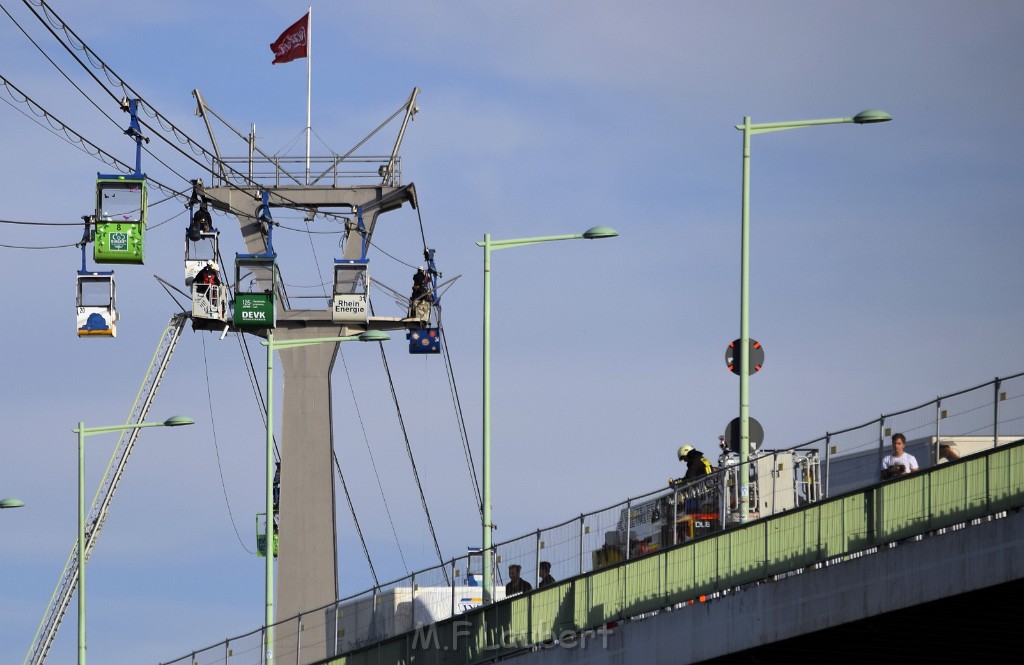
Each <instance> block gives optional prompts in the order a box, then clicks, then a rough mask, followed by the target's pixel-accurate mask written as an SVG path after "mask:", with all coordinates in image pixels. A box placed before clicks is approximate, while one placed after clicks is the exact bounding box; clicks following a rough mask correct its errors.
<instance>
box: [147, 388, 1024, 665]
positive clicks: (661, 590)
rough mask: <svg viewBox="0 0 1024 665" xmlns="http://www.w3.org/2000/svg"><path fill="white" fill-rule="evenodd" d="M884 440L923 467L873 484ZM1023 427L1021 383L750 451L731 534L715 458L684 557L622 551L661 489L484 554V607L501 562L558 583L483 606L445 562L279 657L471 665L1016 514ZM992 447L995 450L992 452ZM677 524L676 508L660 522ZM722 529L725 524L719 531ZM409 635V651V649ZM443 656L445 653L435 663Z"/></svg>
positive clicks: (279, 632) (352, 606) (189, 663)
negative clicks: (393, 658) (563, 635)
mask: <svg viewBox="0 0 1024 665" xmlns="http://www.w3.org/2000/svg"><path fill="white" fill-rule="evenodd" d="M895 432H902V433H903V434H905V435H906V437H907V440H908V451H909V452H911V454H914V455H915V456H916V457H917V459H918V462H919V465H920V468H921V469H922V471H925V473H921V474H914V475H911V476H909V477H906V478H905V479H901V480H899V481H894V482H890V483H887V484H885V485H880V484H879V479H880V470H881V459H882V457H883V456H884V455H885V454H887V452H888V448H889V438H890V437H891V435H892V434H893V433H895ZM1022 432H1024V373H1022V374H1017V375H1014V376H1011V377H1007V378H997V379H995V380H993V381H991V382H988V383H986V384H982V385H980V386H975V387H973V388H969V389H966V390H963V391H960V392H957V393H953V394H951V395H947V396H943V397H938V398H936V399H935V400H932V401H930V402H927V403H925V404H922V405H920V406H917V407H914V408H912V409H907V410H904V411H900V412H896V413H891V414H883V415H881V416H880V417H879V418H877V419H875V420H872V421H870V422H867V423H865V424H863V425H859V426H856V427H852V428H848V429H845V430H841V431H837V432H828V433H826V434H825V435H824V436H823V437H820V438H818V439H815V440H813V441H810V442H807V443H803V444H799V445H797V446H792V447H790V448H787V449H778V450H763V451H759V455H760V458H759V461H758V460H755V462H754V463H753V464H752V465H751V466H752V468H754V470H755V471H758V470H760V471H759V472H760V473H761V475H762V477H763V478H765V479H766V480H767V479H768V478H769V476H770V479H771V480H770V483H767V482H762V483H760V484H761V485H762V486H763V487H765V488H766V489H763V490H761V492H760V495H758V496H756V497H754V499H756V503H754V504H752V505H754V506H756V507H757V508H758V509H759V510H758V514H760V516H761V518H762V519H758V520H756V521H753V522H751V523H749V524H746V525H742V526H736V525H735V524H729V523H727V519H726V518H727V516H728V515H730V514H732V511H734V510H736V508H737V506H736V505H735V503H734V502H733V501H731V496H732V495H731V494H730V491H731V488H730V476H729V474H735V467H728V466H726V465H725V463H724V462H723V468H722V469H720V470H719V471H718V472H716V474H715V475H714V476H713V477H712V478H711V479H709V480H707V481H704V482H705V483H706V485H707V487H712V488H714V489H713V491H712V490H707V489H705V488H704V487H703V486H702V487H699V488H698V487H697V486H691V487H690V488H681V489H680V490H679V491H680V492H681V495H682V494H685V495H686V496H691V495H693V496H697V495H700V496H703V497H704V499H702V500H704V501H708V500H713V501H715V502H717V503H716V510H717V511H718V512H717V514H718V516H719V519H720V520H721V522H720V524H719V525H718V527H712V528H709V529H708V530H707V535H706V537H700V533H699V532H698V533H696V534H695V535H696V536H697V537H696V539H695V540H694V541H693V542H692V543H688V544H687V545H686V546H684V547H672V545H674V544H675V543H682V542H684V541H687V540H689V539H688V538H687V537H685V536H683V537H680V536H679V532H678V530H677V529H672V533H671V535H670V536H669V537H668V538H665V537H664V534H662V535H663V538H662V540H661V542H660V543H659V544H658V547H656V548H652V549H650V550H646V551H645V550H643V549H639V550H638V549H637V548H636V547H634V546H633V545H634V544H635V543H634V542H633V541H635V540H636V539H637V536H636V534H637V533H638V532H640V530H641V529H642V528H645V526H646V527H647V528H649V525H650V523H651V521H652V519H653V518H654V517H655V515H654V512H656V511H660V510H669V511H679V510H682V508H681V506H682V505H683V503H682V501H680V502H678V503H677V502H676V501H675V500H672V501H667V502H666V501H663V500H662V498H664V497H666V496H669V497H674V496H675V495H674V494H673V493H672V492H673V491H672V490H669V489H668V488H662V489H657V490H654V491H652V492H649V493H647V494H645V495H642V496H639V497H635V498H630V499H627V500H626V501H623V502H620V503H617V504H615V505H612V506H609V507H607V508H604V509H601V510H597V511H594V512H591V513H586V514H583V515H580V516H578V517H575V518H572V519H569V520H566V521H564V522H561V523H559V524H556V525H554V526H550V527H546V528H543V529H538V530H536V531H535V532H533V533H530V534H527V535H525V536H522V537H519V538H516V539H513V540H509V541H505V542H502V543H498V544H496V545H495V546H494V556H493V557H492V559H493V561H494V562H495V563H494V565H495V568H496V570H495V571H494V572H495V575H494V579H495V580H496V582H497V584H496V588H495V589H494V596H493V597H494V599H495V601H501V600H503V599H504V597H505V593H504V592H505V589H504V586H503V582H504V581H505V580H503V579H502V574H503V572H504V570H506V569H507V566H508V565H509V564H512V563H516V564H519V565H520V566H521V567H522V571H521V574H522V577H523V578H524V579H526V580H528V581H530V582H531V584H534V586H536V581H537V571H538V567H539V563H540V562H541V561H547V562H549V563H550V564H551V570H552V574H553V575H554V577H555V578H556V579H558V580H559V582H558V583H557V584H556V585H555V586H553V587H550V588H545V589H542V590H537V591H534V592H533V593H530V594H527V595H525V596H517V597H515V598H513V599H511V600H509V601H508V602H495V603H494V604H493V605H492V606H489V607H488V608H486V610H484V609H481V608H480V607H479V606H480V604H481V597H482V593H481V589H480V587H479V586H478V584H479V574H478V573H479V570H480V569H479V565H480V563H479V562H480V559H479V558H478V557H474V556H463V557H458V558H453V559H451V560H450V561H449V562H447V563H446V564H445V565H443V566H436V567H433V568H429V569H426V570H422V571H418V572H416V573H413V574H412V575H410V576H407V577H404V578H401V579H398V580H395V581H393V582H390V583H388V584H384V585H381V586H380V587H378V588H374V589H369V590H366V591H363V592H361V593H358V594H354V595H351V596H347V597H345V598H341V599H339V600H338V601H336V602H335V603H332V604H331V605H329V606H327V607H323V608H317V609H314V610H311V611H309V612H305V613H303V614H302V615H300V616H298V617H292V618H289V619H287V620H285V621H282V622H281V623H279V624H276V625H275V627H274V635H275V637H274V653H273V656H274V662H275V663H289V664H290V663H296V665H308V664H312V663H319V662H323V661H324V660H325V659H326V658H329V657H332V656H334V655H337V654H346V653H351V654H353V655H352V657H351V659H342V660H338V661H337V662H339V663H340V662H370V660H372V659H370V660H363V658H364V655H365V654H368V653H375V654H377V655H378V656H380V655H381V654H382V653H383V651H387V650H389V649H400V650H402V651H403V653H405V652H408V650H409V649H414V648H422V646H423V640H428V641H429V640H434V641H435V642H437V645H438V648H439V649H441V651H444V648H443V647H446V646H447V647H448V648H450V649H454V648H456V647H458V648H459V649H460V651H459V653H461V654H462V655H463V656H465V658H466V659H465V660H458V661H457V662H460V663H462V662H473V661H474V659H475V658H476V657H477V655H480V657H483V656H486V657H487V658H493V657H494V656H495V655H500V653H501V649H504V648H506V647H505V646H503V645H504V644H505V641H509V646H508V648H519V647H520V646H522V645H523V644H536V643H540V642H543V641H544V640H548V639H551V635H552V633H553V632H554V633H555V634H557V633H560V632H562V631H564V630H569V631H570V632H571V631H576V632H577V635H579V634H582V631H586V630H589V629H593V628H595V627H599V626H601V625H603V624H604V623H606V622H608V621H613V620H615V618H617V617H621V616H635V615H636V614H637V613H641V612H643V611H645V609H644V608H648V607H649V608H654V609H656V608H659V607H665V606H666V605H671V604H672V603H675V602H684V601H686V600H689V599H692V598H695V597H698V596H699V595H701V594H708V593H715V592H717V591H721V590H724V589H728V588H732V587H735V586H738V585H741V584H746V583H749V582H752V581H757V580H760V579H764V578H765V577H768V576H771V575H775V574H779V573H781V572H785V571H788V570H793V569H794V568H795V567H800V566H803V565H809V564H810V563H819V562H821V561H824V560H827V559H829V558H830V557H842V556H848V555H850V554H851V553H855V552H859V551H863V550H865V549H866V548H869V547H872V546H877V544H878V543H880V542H888V540H887V539H891V538H902V537H905V536H904V535H903V534H915V533H921V532H922V531H927V530H930V529H936V528H942V527H944V526H949V525H953V524H958V523H961V522H963V521H964V519H967V518H968V517H969V516H982V515H988V514H991V512H992V511H997V510H1003V509H1005V508H1006V507H1007V506H1008V505H1010V504H1012V505H1014V506H1019V505H1020V497H1021V492H1022V491H1024V490H1022V485H1024V480H1022V474H1024V472H1022V471H1021V469H1024V464H1022V462H1024V460H1022V459H1021V458H1022V455H1024V453H1022V449H1021V447H1020V446H1019V445H1017V446H1014V447H1013V449H1012V450H1009V449H1008V450H1006V451H1003V450H1002V449H1001V448H998V447H1001V446H1005V445H1007V444H1010V443H1011V442H1016V441H1017V440H1019V439H1021V438H1022V436H1021V433H1022ZM944 442H947V443H954V444H956V445H957V447H958V448H959V449H960V450H959V452H960V454H961V456H962V458H963V459H961V460H960V462H958V463H956V464H952V465H947V461H946V460H943V459H940V457H939V455H940V446H941V445H942V444H943V443H944ZM996 450H998V451H999V454H994V451H996ZM1004 452H1005V454H1004ZM709 456H710V455H709ZM723 460H725V458H724V457H723ZM811 460H813V464H811V463H810V462H809V461H811ZM1014 464H1016V467H1014V466H1013V465H1014ZM940 465H941V466H942V468H933V467H937V466H940ZM755 471H752V473H754V472H755ZM732 478H733V480H734V479H735V475H733V476H732ZM780 488H782V489H781V490H780ZM681 495H680V496H681ZM709 496H713V499H708V497H709ZM826 497H835V498H831V499H828V498H826ZM663 517H665V516H662V518H663ZM676 521H677V515H676V514H674V513H673V515H672V517H671V520H670V523H672V524H675V523H676ZM691 526H692V523H691ZM723 526H724V527H732V526H736V528H729V529H727V530H726V531H724V532H721V528H720V527H723ZM611 541H614V542H611ZM665 548H670V549H665ZM659 550H660V551H659ZM453 622H457V623H453ZM428 625H438V626H441V625H443V626H446V630H449V631H454V632H451V633H450V634H445V635H440V634H426V633H423V628H422V627H423V626H428ZM417 636H418V638H419V639H420V644H418V645H417V644H415V643H414V642H412V640H413V639H414V638H416V637H417ZM263 638H264V636H263V630H262V629H261V630H257V631H254V632H252V633H249V634H247V635H243V636H240V637H236V638H231V639H228V640H225V641H224V642H222V643H220V644H217V645H213V646H211V647H208V648H206V649H203V650H200V651H197V652H193V653H191V654H189V655H187V656H184V657H182V658H179V659H176V660H173V661H169V662H168V663H167V665H193V664H194V665H215V664H221V663H222V664H224V665H228V663H230V664H231V665H247V664H249V663H252V664H253V665H260V664H261V663H263V662H264V660H263V657H264V649H263V648H262V643H263ZM396 640H397V641H396ZM445 640H448V641H447V642H446V641H445ZM432 643H433V642H432ZM467 644H472V645H475V646H472V647H467V646H466V645H467ZM460 645H461V646H460ZM495 645H497V649H498V651H497V652H496V651H495V650H494V649H495ZM485 647H486V649H485ZM465 649H469V651H465ZM438 653H440V652H438ZM446 653H450V652H446ZM481 654H482V655H481ZM449 657H454V655H449V656H445V658H449ZM367 658H369V657H368V656H367ZM332 662H333V661H332ZM444 662H448V661H447V660H445V661H444ZM452 662H456V661H452Z"/></svg>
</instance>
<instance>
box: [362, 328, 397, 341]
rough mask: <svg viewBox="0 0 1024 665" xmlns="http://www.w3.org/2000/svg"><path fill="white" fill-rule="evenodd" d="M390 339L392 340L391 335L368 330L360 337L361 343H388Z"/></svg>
mask: <svg viewBox="0 0 1024 665" xmlns="http://www.w3.org/2000/svg"><path fill="white" fill-rule="evenodd" d="M389 339H391V335H389V334H387V333H386V332H384V331H383V330H367V331H366V332H364V333H360V335H359V341H360V342H386V341H388V340H389Z"/></svg>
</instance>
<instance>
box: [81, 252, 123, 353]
mask: <svg viewBox="0 0 1024 665" xmlns="http://www.w3.org/2000/svg"><path fill="white" fill-rule="evenodd" d="M84 251H85V250H84V249H83V253H84ZM77 282H78V284H77V287H78V297H77V299H76V302H77V305H78V321H77V328H78V336H79V337H94V336H98V337H117V319H118V318H119V317H118V314H117V308H116V305H115V301H114V271H113V270H111V271H109V272H90V271H87V270H79V271H78V280H77Z"/></svg>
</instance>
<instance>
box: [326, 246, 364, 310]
mask: <svg viewBox="0 0 1024 665" xmlns="http://www.w3.org/2000/svg"><path fill="white" fill-rule="evenodd" d="M369 292H370V271H369V266H368V264H367V261H366V260H364V259H335V261H334V298H333V300H332V301H331V320H332V321H334V322H335V323H361V324H364V325H365V324H366V323H368V322H369V320H370V302H369Z"/></svg>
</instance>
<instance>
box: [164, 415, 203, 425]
mask: <svg viewBox="0 0 1024 665" xmlns="http://www.w3.org/2000/svg"><path fill="white" fill-rule="evenodd" d="M195 424H196V421H194V420H192V419H191V418H189V417H188V416H171V417H170V418H168V419H167V420H165V421H164V427H180V426H182V425H195Z"/></svg>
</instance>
